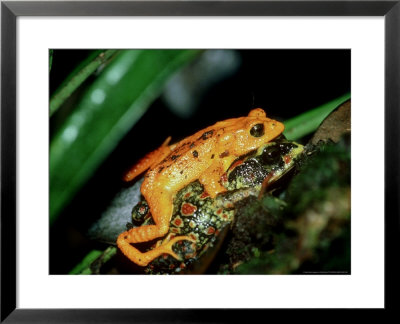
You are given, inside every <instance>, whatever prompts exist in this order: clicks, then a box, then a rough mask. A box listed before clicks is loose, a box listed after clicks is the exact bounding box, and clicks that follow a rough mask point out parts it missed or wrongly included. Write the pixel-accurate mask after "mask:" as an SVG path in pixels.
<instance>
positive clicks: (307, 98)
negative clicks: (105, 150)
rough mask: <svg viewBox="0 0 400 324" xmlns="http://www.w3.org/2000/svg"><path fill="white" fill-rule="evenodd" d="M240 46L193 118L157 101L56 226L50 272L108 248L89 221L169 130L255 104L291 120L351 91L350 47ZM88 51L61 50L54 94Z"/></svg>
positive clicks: (184, 130)
mask: <svg viewBox="0 0 400 324" xmlns="http://www.w3.org/2000/svg"><path fill="white" fill-rule="evenodd" d="M238 54H239V55H240V57H241V65H240V67H239V69H238V70H237V71H236V73H235V74H234V75H232V76H230V77H228V78H226V79H224V80H222V81H220V82H218V83H217V84H215V85H214V86H213V87H212V88H210V89H209V90H208V91H207V92H206V93H205V94H204V96H203V97H202V98H201V99H200V102H199V109H198V110H197V111H196V113H195V114H194V115H193V116H192V117H191V118H190V119H182V118H179V117H177V116H176V115H174V114H173V113H172V112H171V111H170V110H169V109H167V108H166V106H165V104H164V101H163V100H161V99H157V100H156V101H155V102H154V103H153V104H152V106H151V107H150V108H149V109H148V111H147V112H146V113H145V115H144V116H143V117H142V119H141V120H140V121H139V122H138V123H137V124H136V125H135V126H134V127H133V128H132V129H131V131H130V132H129V133H128V134H127V136H126V137H125V138H124V139H123V140H122V141H121V142H120V143H119V145H118V146H117V148H116V149H115V150H114V152H113V153H112V154H111V155H110V156H109V157H108V159H107V160H106V161H105V163H103V165H102V166H101V167H100V168H99V169H98V170H97V171H96V173H95V175H94V176H93V177H92V179H90V181H88V182H87V183H86V185H85V186H84V187H83V188H82V190H81V191H80V192H79V193H78V194H77V195H76V197H75V198H74V199H73V201H72V202H71V204H70V205H69V206H68V207H67V208H65V209H64V211H63V212H62V214H61V215H60V217H59V218H58V220H57V221H56V223H55V224H54V226H52V228H51V230H50V273H52V274H65V273H68V272H69V271H70V270H71V269H72V267H73V266H74V265H75V264H76V263H77V262H79V261H80V260H81V259H82V257H84V256H85V254H86V253H87V252H89V251H90V250H91V249H92V248H96V247H97V248H104V247H102V246H101V245H99V243H97V242H91V241H89V240H88V239H87V238H86V236H85V234H86V231H87V228H88V226H89V225H90V224H91V223H92V222H93V221H94V220H96V219H97V218H98V217H99V216H100V214H101V212H102V211H103V210H104V209H105V208H106V207H107V205H108V203H109V202H110V200H111V199H112V198H113V196H114V195H115V193H116V192H117V191H118V190H119V189H120V188H121V186H123V184H122V181H121V176H122V174H123V173H124V171H125V170H126V169H127V168H128V167H130V166H131V165H132V164H133V163H134V162H135V161H136V160H137V159H138V158H140V157H141V156H143V155H144V154H145V153H147V152H149V151H151V150H153V149H155V148H157V147H158V146H159V145H160V144H161V143H162V142H163V141H164V140H165V138H166V137H167V136H169V135H171V136H172V138H173V139H175V140H178V139H180V138H182V137H185V136H188V135H191V134H192V133H194V132H195V131H197V130H199V129H201V128H204V127H206V126H209V125H211V124H213V123H215V122H216V121H218V120H223V119H226V118H231V117H238V116H244V115H247V114H248V112H249V110H251V109H252V108H255V107H261V108H264V109H265V110H266V112H267V115H268V116H269V117H272V118H276V119H278V120H281V121H284V120H286V119H288V118H290V117H293V116H296V115H298V114H300V113H301V112H304V111H307V110H309V109H312V108H315V107H317V106H319V105H321V104H324V103H326V102H328V101H330V100H332V99H335V98H337V97H339V96H341V95H343V94H345V93H347V92H350V85H351V77H350V73H351V52H350V50H241V51H238ZM87 55H88V51H84V50H55V51H54V54H53V65H52V69H51V73H50V94H52V93H53V92H54V90H55V89H57V87H58V86H59V85H60V83H61V82H62V81H63V80H64V79H65V78H66V77H67V75H68V74H69V73H70V72H71V71H72V70H73V69H74V67H76V65H77V64H78V63H79V62H80V61H81V60H83V59H84V58H86V57H87ZM88 82H90V80H89V81H88ZM52 118H53V119H55V118H57V116H56V117H52ZM51 123H53V120H51ZM51 127H52V126H51Z"/></svg>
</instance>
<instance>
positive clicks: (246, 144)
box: [117, 108, 284, 266]
mask: <svg viewBox="0 0 400 324" xmlns="http://www.w3.org/2000/svg"><path fill="white" fill-rule="evenodd" d="M283 130H284V126H283V124H282V123H280V122H278V121H276V120H273V119H270V118H267V116H266V114H265V112H264V110H262V109H260V108H257V109H253V110H251V111H250V113H249V114H248V116H245V117H239V118H231V119H227V120H224V121H220V122H217V123H216V124H214V125H212V126H209V127H207V128H205V129H203V130H200V131H198V132H196V133H195V134H193V135H191V136H189V137H187V138H185V139H183V140H181V141H180V142H178V143H175V144H172V145H169V142H170V140H171V138H170V137H168V138H167V140H166V141H165V142H164V143H163V144H162V145H161V147H159V148H158V149H156V150H155V151H153V152H151V153H149V154H147V155H146V156H145V157H144V158H142V159H141V160H140V161H139V162H138V163H136V164H135V165H134V166H133V167H132V168H131V169H130V170H129V172H128V173H127V174H126V175H125V177H124V179H125V181H131V180H133V179H135V178H136V177H138V176H139V175H140V174H141V173H143V172H145V171H146V170H147V173H146V176H145V177H144V181H143V183H142V185H141V189H140V190H141V193H142V195H143V196H144V198H145V199H146V201H147V203H148V206H149V209H150V213H151V215H152V217H153V220H154V223H155V224H154V225H143V226H140V227H135V228H131V229H129V230H128V231H126V232H124V233H122V234H120V235H119V236H118V239H117V245H118V247H119V249H120V250H121V251H122V252H123V253H124V255H125V256H126V257H128V258H129V259H130V260H131V261H132V262H134V263H136V264H138V265H140V266H146V265H147V264H148V263H149V262H151V261H152V260H154V259H155V258H157V257H159V256H160V255H163V254H169V255H171V256H172V257H174V258H175V259H177V260H180V257H179V256H178V255H177V254H176V253H175V252H174V251H173V250H172V247H173V245H174V244H175V243H177V242H179V241H183V240H187V241H191V242H195V240H194V239H193V238H192V237H190V236H176V237H174V238H172V239H171V240H164V241H163V243H162V244H161V245H160V246H157V247H156V248H154V249H152V250H149V251H147V252H144V253H142V252H140V251H139V250H138V249H137V248H135V247H134V246H133V245H132V244H134V243H140V242H148V241H151V240H153V239H155V238H158V237H163V236H164V235H166V234H167V233H168V230H169V227H170V222H171V217H172V213H173V201H174V198H175V195H176V194H177V193H178V192H179V190H181V189H182V188H184V187H185V186H187V185H188V184H190V183H191V182H193V181H195V180H198V181H199V182H200V183H201V184H202V185H203V187H204V190H205V192H207V194H208V195H209V196H210V197H211V198H215V197H216V196H217V195H218V194H219V193H222V192H225V191H226V188H225V187H224V186H223V185H222V184H221V177H223V175H224V174H226V171H227V170H228V168H229V166H230V165H231V164H232V163H233V162H234V161H235V160H237V159H238V158H239V157H240V156H243V155H245V154H247V153H249V152H251V151H253V150H256V149H258V148H259V147H260V146H262V145H264V144H266V143H268V142H270V141H272V140H273V139H275V138H276V137H278V136H279V135H280V134H281V133H282V132H283Z"/></svg>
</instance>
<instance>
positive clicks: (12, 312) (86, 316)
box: [1, 0, 400, 323]
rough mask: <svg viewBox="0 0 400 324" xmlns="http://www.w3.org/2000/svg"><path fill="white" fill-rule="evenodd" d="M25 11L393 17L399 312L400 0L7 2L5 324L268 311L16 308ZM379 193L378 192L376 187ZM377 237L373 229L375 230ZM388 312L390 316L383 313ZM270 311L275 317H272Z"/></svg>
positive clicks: (389, 303) (388, 85)
mask: <svg viewBox="0 0 400 324" xmlns="http://www.w3.org/2000/svg"><path fill="white" fill-rule="evenodd" d="M19 16H381V17H384V19H385V179H384V181H385V206H384V207H385V309H386V310H394V309H395V303H396V301H395V299H394V296H395V294H394V293H395V292H397V290H396V288H398V285H397V283H398V279H397V277H398V274H397V273H396V268H395V267H394V265H392V264H391V263H392V262H393V261H392V260H393V258H394V259H396V255H398V246H399V244H398V243H399V241H398V237H399V235H398V234H399V203H398V198H399V190H398V183H399V170H398V169H399V168H398V165H399V152H400V146H399V132H398V129H399V121H400V118H399V117H400V112H399V105H400V65H399V62H400V0H395V1H293V0H292V1H271V0H270V1H268V0H263V1H123V2H113V1H100V2H98V1H81V2H80V1H79V2H77V1H72V2H67V1H29V2H28V1H26V2H25V1H2V3H1V94H2V95H1V322H3V321H4V322H6V323H31V322H38V323H89V322H95V323H97V322H101V323H109V322H110V323H111V322H117V323H125V322H135V323H136V322H137V323H143V322H146V323H148V322H164V323H168V322H175V323H178V322H179V323H198V322H213V323H214V322H237V321H238V320H239V319H241V318H243V316H246V317H247V318H249V317H248V316H251V318H256V317H257V318H265V317H264V316H266V314H264V312H265V311H266V310H243V309H242V310H237V309H236V310H229V309H214V310H213V311H211V310H201V309H200V310H194V309H192V310H188V309H180V310H170V309H158V310H156V311H155V310H154V309H140V310H138V309H101V310H99V309H96V310H95V309H17V308H16V300H17V294H16V210H17V209H16V207H17V206H16V189H17V188H16V162H17V157H16V112H17V110H16V54H17V53H16V37H17V30H16V19H17V17H19ZM371 190H373V189H372V188H371ZM371 236H373V234H371ZM378 313H379V315H378V316H381V315H382V313H381V312H378ZM268 316H270V315H268Z"/></svg>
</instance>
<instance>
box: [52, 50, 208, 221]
mask: <svg viewBox="0 0 400 324" xmlns="http://www.w3.org/2000/svg"><path fill="white" fill-rule="evenodd" d="M199 52H200V51H197V50H126V51H121V53H119V54H118V56H117V57H115V59H113V61H112V62H111V63H110V65H109V66H107V67H106V68H105V70H104V71H103V72H102V73H101V74H100V75H99V77H98V78H97V79H96V80H95V81H94V83H93V84H92V85H91V86H90V87H89V88H88V90H87V92H86V93H85V94H84V96H83V98H82V99H81V101H80V102H79V103H78V104H77V105H76V107H75V108H74V109H73V112H72V113H71V115H70V116H68V117H67V119H66V120H65V122H64V124H63V125H62V126H61V127H60V128H59V130H58V131H57V133H56V134H55V135H54V137H53V138H52V140H51V142H50V223H51V224H52V223H53V222H54V220H55V219H56V218H57V216H58V214H59V212H60V211H61V210H62V208H63V207H64V206H65V205H66V204H67V203H68V202H69V201H70V199H71V198H72V197H73V195H74V194H75V193H76V192H77V190H78V189H79V188H80V187H81V186H82V185H83V183H85V181H87V180H88V178H89V177H90V176H91V175H92V174H93V173H94V171H95V170H96V169H97V167H98V166H99V165H100V163H101V162H102V161H103V160H104V159H105V158H106V157H107V155H108V154H109V153H110V152H111V151H112V150H113V149H114V148H115V146H116V145H117V144H118V142H119V141H120V140H121V139H122V137H123V136H124V135H125V134H126V133H127V132H128V130H129V129H130V128H131V127H132V126H133V125H134V124H135V123H136V122H137V121H138V120H139V118H140V117H141V116H142V115H143V114H144V112H145V111H146V109H147V107H148V106H149V105H150V103H151V102H152V101H153V100H154V99H156V98H157V96H158V95H159V94H160V92H161V90H162V87H163V85H164V84H165V82H166V81H167V79H168V77H170V76H171V75H172V74H173V73H174V72H175V71H176V70H177V69H178V68H179V67H181V66H183V65H184V64H185V63H187V62H189V61H190V60H191V59H193V58H194V57H195V56H196V55H197V54H198V53H199Z"/></svg>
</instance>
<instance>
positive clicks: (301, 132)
mask: <svg viewBox="0 0 400 324" xmlns="http://www.w3.org/2000/svg"><path fill="white" fill-rule="evenodd" d="M350 97H351V96H350V93H346V94H345V95H343V96H341V97H338V98H336V99H334V100H332V101H329V102H327V103H325V104H323V105H321V106H319V107H317V108H314V109H312V110H309V111H307V112H305V113H303V114H301V115H298V116H296V117H294V118H292V119H289V120H287V121H285V122H284V124H285V131H284V132H283V134H284V135H285V136H286V138H287V139H288V140H290V141H293V140H298V139H299V138H302V137H303V136H305V135H308V134H311V133H312V132H314V131H315V130H316V129H317V128H318V126H319V125H320V124H321V123H322V121H323V120H324V119H325V118H326V117H327V116H328V115H329V114H330V113H331V112H332V111H333V110H334V109H335V108H337V107H338V106H339V105H341V104H342V103H344V102H345V101H346V100H349V99H350Z"/></svg>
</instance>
